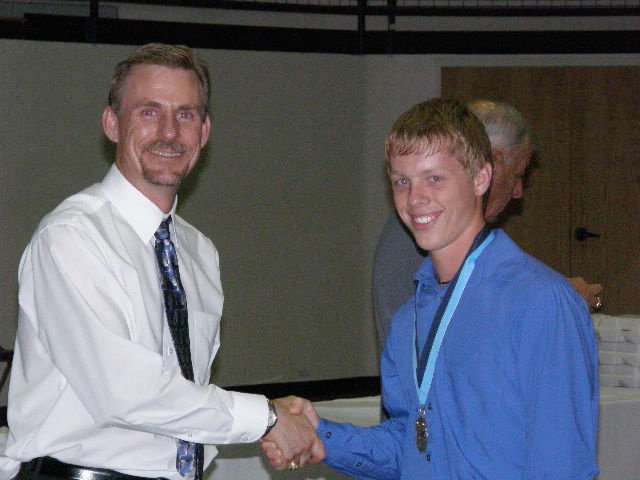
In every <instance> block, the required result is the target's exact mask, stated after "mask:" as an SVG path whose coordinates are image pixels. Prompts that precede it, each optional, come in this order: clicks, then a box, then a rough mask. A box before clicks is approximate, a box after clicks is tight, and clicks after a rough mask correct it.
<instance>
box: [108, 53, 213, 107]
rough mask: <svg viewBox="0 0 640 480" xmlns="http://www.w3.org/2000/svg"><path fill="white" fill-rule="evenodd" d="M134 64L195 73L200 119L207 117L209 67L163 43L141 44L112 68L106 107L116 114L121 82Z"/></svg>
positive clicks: (209, 82) (209, 87)
mask: <svg viewBox="0 0 640 480" xmlns="http://www.w3.org/2000/svg"><path fill="white" fill-rule="evenodd" d="M136 65H161V66H165V67H169V68H182V69H184V70H189V71H192V72H193V73H195V75H196V77H197V78H198V84H199V85H200V98H201V100H202V109H201V112H200V114H201V115H202V118H203V119H204V118H205V116H206V115H208V113H209V95H210V93H211V80H210V77H209V67H207V64H206V63H205V62H204V61H202V60H200V59H199V58H198V56H197V55H196V53H195V52H194V51H193V50H192V49H190V48H189V47H186V46H184V45H167V44H164V43H149V44H147V45H144V46H142V47H140V48H138V49H137V50H135V51H134V52H133V53H132V54H130V55H129V56H128V57H127V58H125V59H124V60H122V61H121V62H119V63H118V64H117V65H116V66H115V68H114V69H113V74H112V75H111V80H110V82H109V106H111V108H113V110H114V111H115V112H116V113H119V111H120V102H121V101H122V87H123V85H124V82H125V80H126V79H127V76H128V75H129V73H130V72H131V68H133V67H134V66H136Z"/></svg>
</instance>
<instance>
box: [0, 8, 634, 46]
mask: <svg viewBox="0 0 640 480" xmlns="http://www.w3.org/2000/svg"><path fill="white" fill-rule="evenodd" d="M86 21H87V19H86V17H68V16H56V15H27V16H26V17H25V21H24V22H15V21H14V22H2V21H0V38H22V39H25V40H46V41H61V42H79V43H84V42H87V38H86V35H85V32H86V30H85V29H86ZM389 35H393V43H392V45H393V47H392V49H393V51H392V52H389V45H390V43H389ZM96 42H97V43H107V44H125V45H142V44H145V43H149V42H164V43H181V44H185V45H189V46H191V47H194V48H210V49H229V50H257V51H274V52H276V51H287V52H317V53H346V54H389V53H397V54H563V53H564V54H596V53H604V54H610V53H640V31H638V30H621V31H608V30H602V31H508V32H507V31H503V32H487V31H483V32H480V31H473V32H459V31H449V32H433V31H431V32H411V31H398V30H396V31H393V32H388V31H386V30H385V31H366V32H358V31H356V30H322V29H306V28H277V27H249V26H236V25H213V24H203V23H196V24H192V23H179V22H155V21H141V20H118V19H104V18H100V19H98V21H97V25H96Z"/></svg>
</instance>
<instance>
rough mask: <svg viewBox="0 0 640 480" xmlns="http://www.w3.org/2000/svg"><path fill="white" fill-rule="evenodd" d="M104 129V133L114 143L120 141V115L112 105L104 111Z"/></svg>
mask: <svg viewBox="0 0 640 480" xmlns="http://www.w3.org/2000/svg"><path fill="white" fill-rule="evenodd" d="M102 129H103V130H104V134H105V135H106V136H107V138H108V139H109V140H111V141H112V142H113V143H118V140H119V134H118V115H116V112H115V111H114V110H113V108H111V107H110V106H108V105H107V106H106V107H105V108H104V111H103V112H102Z"/></svg>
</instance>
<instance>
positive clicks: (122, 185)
mask: <svg viewBox="0 0 640 480" xmlns="http://www.w3.org/2000/svg"><path fill="white" fill-rule="evenodd" d="M102 188H103V190H104V193H105V195H106V196H107V197H108V198H109V200H110V201H111V203H113V205H114V206H115V207H116V209H117V210H118V211H119V212H120V214H121V215H122V217H123V218H124V219H125V220H126V221H127V222H128V223H129V224H130V225H131V228H133V230H134V231H135V232H136V233H137V234H138V236H139V237H140V240H142V241H143V242H144V243H147V242H149V240H151V239H152V238H153V234H154V233H155V232H156V230H157V229H158V225H160V222H161V221H162V220H164V219H165V218H166V217H168V216H169V215H173V214H174V213H175V210H176V206H177V205H178V197H177V196H176V199H175V200H174V202H173V206H172V207H171V211H170V212H169V213H168V214H165V213H164V212H163V211H162V210H160V209H159V208H158V206H157V205H156V204H155V203H153V202H152V201H151V200H149V199H148V198H147V197H146V196H144V194H143V193H142V192H140V190H138V189H137V188H135V187H134V186H133V185H132V184H131V183H129V181H128V180H127V179H126V178H125V177H124V176H123V175H122V173H120V170H118V168H117V167H116V165H115V163H114V164H113V165H112V166H111V168H110V169H109V171H108V172H107V175H106V176H105V177H104V180H103V181H102Z"/></svg>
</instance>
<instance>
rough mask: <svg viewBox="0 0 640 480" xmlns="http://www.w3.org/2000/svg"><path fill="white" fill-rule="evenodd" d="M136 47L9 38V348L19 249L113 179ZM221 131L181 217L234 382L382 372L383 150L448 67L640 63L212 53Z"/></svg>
mask: <svg viewBox="0 0 640 480" xmlns="http://www.w3.org/2000/svg"><path fill="white" fill-rule="evenodd" d="M128 50H130V48H128V47H123V46H108V45H100V46H92V45H84V44H82V45H79V44H62V43H53V42H28V41H14V40H0V108H1V109H2V110H1V112H2V115H0V145H1V146H2V148H1V149H0V185H1V186H2V192H3V193H2V195H3V201H2V202H0V212H1V219H2V224H3V226H4V231H5V232H6V234H5V239H6V240H5V248H3V249H0V269H1V271H2V273H3V275H1V276H0V289H1V290H2V291H3V292H4V293H5V294H4V295H3V297H2V300H0V318H1V319H2V320H1V322H0V344H2V345H5V346H8V345H10V344H11V343H12V342H13V335H14V331H15V326H16V310H17V307H16V291H17V280H16V272H17V266H18V261H19V256H20V253H21V251H22V249H23V248H24V246H25V245H26V243H27V242H28V240H29V237H30V235H31V232H32V231H33V229H34V228H35V225H36V224H37V222H38V220H39V218H40V217H42V215H43V214H44V213H46V212H47V211H49V210H50V209H51V208H53V207H54V206H55V205H56V204H57V203H58V202H60V201H61V200H62V199H63V198H65V197H66V196H68V195H70V194H71V193H74V192H75V191H77V190H79V189H81V188H83V187H85V186H86V185H88V184H90V183H93V182H95V181H99V180H100V179H101V177H102V175H103V174H104V172H105V171H106V169H107V168H108V166H109V163H110V159H111V158H112V154H113V151H112V148H111V147H110V145H108V142H106V141H105V140H104V138H103V136H102V133H101V130H100V124H99V118H100V114H101V110H102V108H103V105H104V98H105V94H106V88H107V87H106V83H107V78H108V75H109V72H110V70H111V68H112V66H113V64H114V63H115V62H116V61H117V60H119V59H120V58H121V57H122V56H123V55H124V54H125V52H127V51H128ZM201 54H202V55H203V56H204V57H205V59H207V60H208V61H209V63H210V65H211V68H212V72H213V85H214V92H213V101H212V103H213V105H212V111H213V124H214V130H213V136H212V139H211V142H210V145H209V147H208V149H207V151H206V153H205V156H204V158H203V159H202V162H201V165H200V168H199V170H198V174H197V177H196V178H195V182H191V183H190V185H189V189H188V191H187V192H186V194H183V195H182V197H181V213H182V214H183V215H184V216H185V218H187V219H188V220H189V221H191V222H192V223H193V224H195V225H196V226H197V227H199V228H200V229H201V230H202V231H204V232H205V233H206V234H207V235H209V236H210V237H211V238H212V240H213V241H214V243H215V244H216V246H217V247H218V249H219V250H220V255H221V264H222V280H223V286H224V288H225V295H226V302H225V312H224V315H223V330H222V335H223V338H222V348H221V353H220V355H219V358H218V359H217V361H216V368H215V380H216V381H217V382H218V383H220V384H222V385H231V384H252V383H263V382H281V381H297V380H314V379H329V378H341V377H351V376H363V375H375V374H377V361H376V358H375V342H374V333H373V320H372V314H371V307H370V289H369V282H370V271H371V259H372V256H373V250H374V248H375V242H376V239H377V235H378V232H379V231H380V228H381V227H382V224H383V223H384V221H385V219H386V216H387V214H388V212H389V211H390V204H389V202H388V198H387V197H388V196H387V188H386V183H385V179H384V175H383V167H382V159H383V151H382V143H383V140H384V135H385V134H386V132H387V130H388V128H389V127H390V125H391V123H392V122H393V121H394V120H395V118H396V117H397V116H398V115H399V114H400V113H402V112H403V111H404V110H406V109H407V108H408V107H410V106H411V105H413V104H415V103H416V102H418V101H421V100H423V99H425V98H429V97H432V96H437V95H438V94H439V92H440V68H441V67H442V66H474V65H475V66H489V65H499V66H506V65H522V66H526V65H532V66H546V65H638V64H640V58H639V57H638V55H588V56H581V55H572V56H569V55H549V56H540V55H521V56H483V55H477V56H465V55H446V56H445V55H399V56H384V55H380V56H367V57H359V56H351V55H320V54H297V53H265V52H241V51H216V50H206V51H202V52H201Z"/></svg>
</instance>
